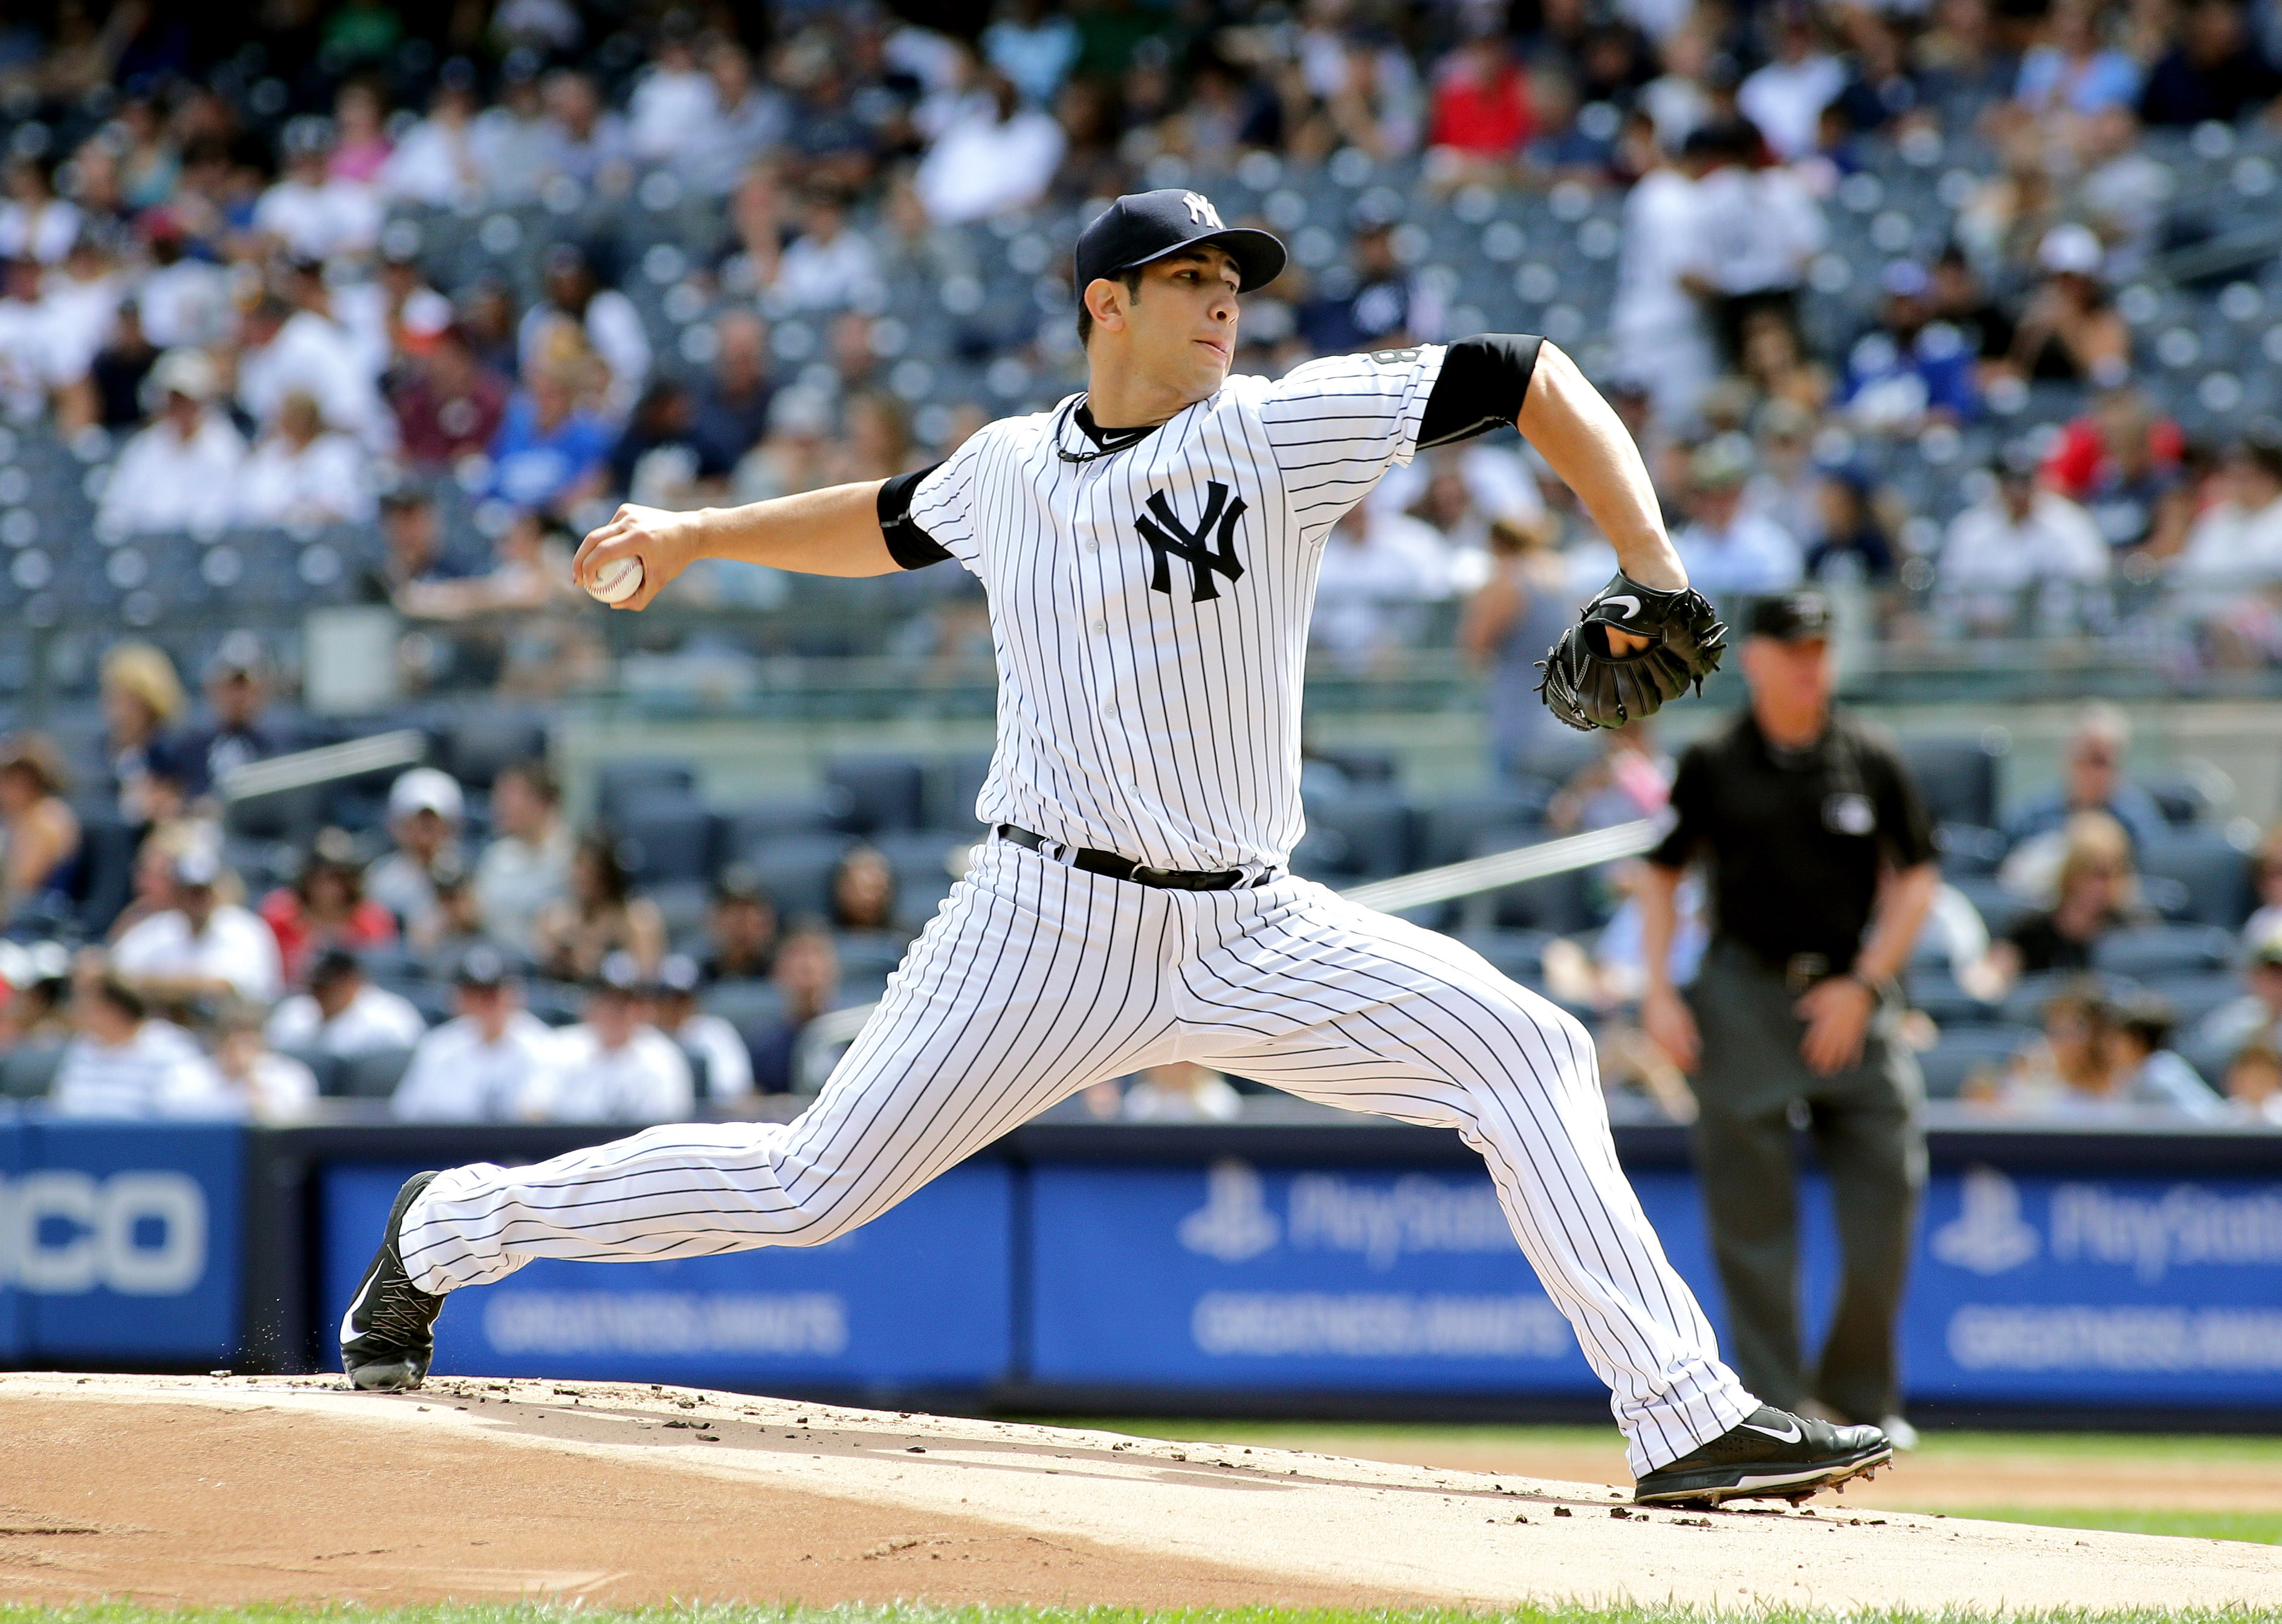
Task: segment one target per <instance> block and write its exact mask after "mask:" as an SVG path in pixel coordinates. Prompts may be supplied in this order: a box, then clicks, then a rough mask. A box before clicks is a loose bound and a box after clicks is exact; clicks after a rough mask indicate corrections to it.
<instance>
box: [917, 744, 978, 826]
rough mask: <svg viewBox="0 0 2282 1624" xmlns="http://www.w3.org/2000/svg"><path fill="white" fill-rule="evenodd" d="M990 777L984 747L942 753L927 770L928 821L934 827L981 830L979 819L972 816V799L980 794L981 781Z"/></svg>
mask: <svg viewBox="0 0 2282 1624" xmlns="http://www.w3.org/2000/svg"><path fill="white" fill-rule="evenodd" d="M988 777H990V752H989V751H987V750H978V751H969V752H966V753H965V754H959V755H949V756H944V757H943V758H942V759H941V760H940V761H937V762H935V763H933V765H932V766H931V767H930V768H929V769H928V794H927V816H928V824H931V825H932V826H933V827H935V828H937V829H972V830H976V831H980V830H981V829H982V820H981V819H980V818H978V817H976V816H975V815H974V800H975V797H976V796H978V795H980V794H981V793H982V783H983V780H984V779H986V778H988Z"/></svg>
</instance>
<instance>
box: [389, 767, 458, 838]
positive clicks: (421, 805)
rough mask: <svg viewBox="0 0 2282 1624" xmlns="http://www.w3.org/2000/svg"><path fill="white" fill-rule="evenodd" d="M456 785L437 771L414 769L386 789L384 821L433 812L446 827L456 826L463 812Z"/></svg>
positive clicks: (449, 777)
mask: <svg viewBox="0 0 2282 1624" xmlns="http://www.w3.org/2000/svg"><path fill="white" fill-rule="evenodd" d="M465 807H466V801H465V799H464V798H463V797H462V795H461V793H460V781H459V780H458V779H457V778H454V777H453V776H452V775H451V774H450V773H448V772H446V771H444V770H443V769H441V768H437V767H415V768H414V769H412V770H411V771H410V772H407V773H406V774H405V775H404V776H403V777H400V778H399V779H397V781H396V782H395V783H393V784H392V785H389V786H388V821H389V822H390V823H395V822H397V821H398V820H399V819H400V818H407V817H411V816H414V815H415V814H416V813H421V812H433V813H434V814H435V815H436V816H439V817H440V818H442V819H443V820H444V821H445V822H446V823H447V824H456V823H458V822H459V821H460V815H461V813H462V811H463V810H464V809H465Z"/></svg>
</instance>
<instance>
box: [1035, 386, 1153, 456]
mask: <svg viewBox="0 0 2282 1624" xmlns="http://www.w3.org/2000/svg"><path fill="white" fill-rule="evenodd" d="M1080 412H1084V413H1085V414H1086V415H1085V418H1084V421H1078V422H1077V429H1078V432H1079V433H1081V434H1083V435H1084V436H1085V437H1086V438H1088V439H1089V440H1091V441H1092V442H1093V444H1094V449H1093V450H1091V451H1072V450H1070V449H1069V448H1068V447H1067V445H1065V444H1064V443H1063V442H1064V440H1065V439H1066V438H1067V436H1066V435H1065V434H1064V433H1063V430H1064V429H1066V428H1067V427H1068V426H1069V425H1070V424H1071V423H1072V422H1073V421H1076V419H1077V414H1078V413H1080ZM1163 427H1164V424H1162V423H1147V424H1145V425H1143V426H1142V427H1140V428H1138V429H1103V428H1099V427H1097V426H1096V425H1095V423H1094V421H1093V414H1092V413H1091V411H1090V410H1088V409H1087V406H1086V398H1085V397H1084V396H1083V395H1080V396H1079V397H1078V398H1076V399H1075V400H1073V401H1071V402H1070V403H1069V405H1067V406H1064V407H1063V408H1062V412H1061V415H1060V416H1059V417H1058V418H1056V419H1055V420H1054V455H1056V456H1057V457H1059V458H1060V459H1061V460H1063V461H1064V462H1091V461H1094V460H1096V459H1098V458H1101V457H1110V456H1114V455H1116V453H1118V452H1121V451H1129V450H1130V449H1132V448H1133V447H1134V446H1136V445H1139V444H1141V442H1142V441H1144V440H1145V439H1147V438H1148V437H1150V436H1151V435H1153V434H1154V433H1156V432H1157V430H1158V429H1161V428H1163Z"/></svg>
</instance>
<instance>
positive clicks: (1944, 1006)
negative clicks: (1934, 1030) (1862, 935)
mask: <svg viewBox="0 0 2282 1624" xmlns="http://www.w3.org/2000/svg"><path fill="white" fill-rule="evenodd" d="M1909 989H1910V1002H1911V1003H1912V1004H1913V1005H1914V1006H1915V1007H1916V1008H1918V1009H1922V1010H1924V1011H1925V1012H1926V1014H1927V1015H1928V1016H1929V1017H1932V1019H1933V1022H1934V1024H1935V1025H1937V1026H1939V1027H1940V1028H1941V1029H1942V1030H1943V1031H1944V1032H1947V1031H1948V1030H1950V1029H1951V1028H1952V1027H1954V1026H1986V1025H1991V1023H1992V1022H1995V1021H1998V1020H1999V1019H2001V1018H2002V1017H2001V1016H2000V1014H1999V1009H1998V1006H1997V1005H1995V1004H1990V1003H1983V1001H1981V1000H1980V999H1978V998H1975V996H1974V995H1973V994H1970V993H1968V992H1967V991H1966V990H1965V989H1964V988H1963V987H1962V986H1959V985H1958V983H1957V978H1956V977H1954V976H1952V975H1951V974H1950V973H1949V971H1948V969H1947V968H1946V967H1945V966H1944V967H1932V966H1924V965H1916V964H1913V965H1912V966H1911V967H1910V971H1909Z"/></svg>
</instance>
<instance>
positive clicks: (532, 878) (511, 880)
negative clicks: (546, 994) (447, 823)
mask: <svg viewBox="0 0 2282 1624" xmlns="http://www.w3.org/2000/svg"><path fill="white" fill-rule="evenodd" d="M562 799H563V798H562V793H561V792H560V791H559V790H558V789H557V788H556V787H555V775H554V774H553V773H551V772H549V771H547V765H546V763H545V762H518V763H516V765H514V766H512V767H507V768H503V769H501V772H500V775H499V777H498V779H497V780H496V781H495V782H494V783H493V785H492V821H493V825H494V826H495V827H496V828H497V829H498V830H499V838H498V839H495V840H493V842H492V843H491V844H490V845H489V846H487V847H485V848H484V855H483V856H482V858H481V859H480V860H479V861H478V862H477V864H476V903H477V908H478V909H480V910H481V912H482V916H483V921H484V930H485V932H486V933H487V934H489V935H490V936H491V937H492V938H493V940H495V941H499V942H501V943H504V944H505V945H507V946H508V947H513V948H515V949H516V951H518V952H523V953H528V952H530V951H531V947H532V940H533V927H534V926H536V924H538V922H539V915H540V914H542V913H544V912H545V911H546V910H547V907H548V906H549V905H550V904H552V903H555V902H558V901H562V900H563V898H564V897H567V896H569V895H570V852H571V847H572V841H571V838H570V829H569V828H568V827H567V826H566V825H565V824H564V823H563V815H562Z"/></svg>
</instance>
